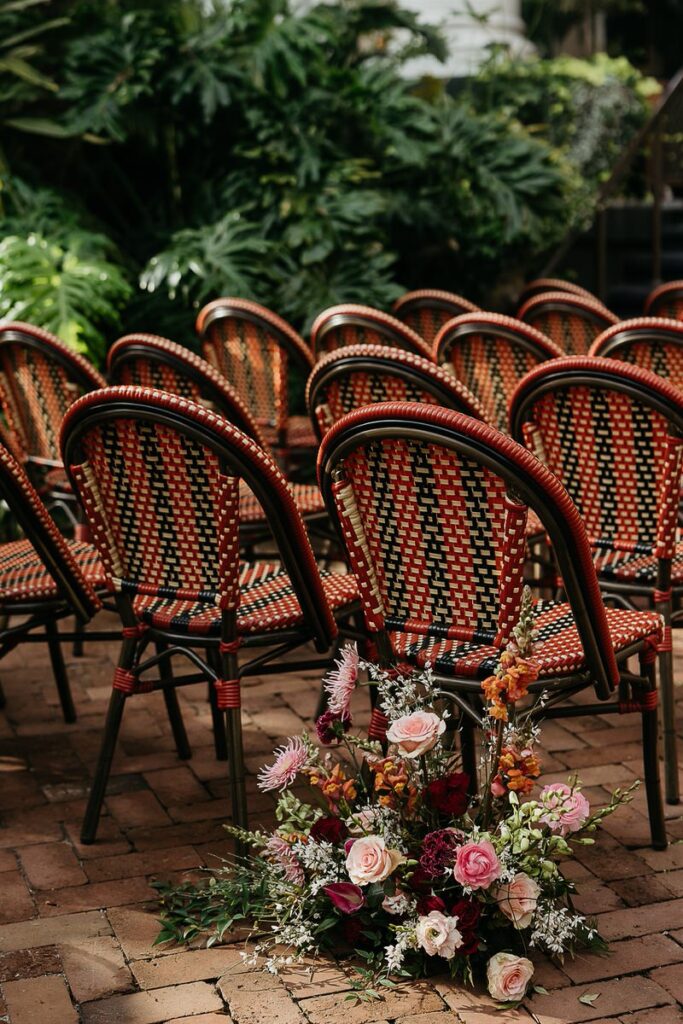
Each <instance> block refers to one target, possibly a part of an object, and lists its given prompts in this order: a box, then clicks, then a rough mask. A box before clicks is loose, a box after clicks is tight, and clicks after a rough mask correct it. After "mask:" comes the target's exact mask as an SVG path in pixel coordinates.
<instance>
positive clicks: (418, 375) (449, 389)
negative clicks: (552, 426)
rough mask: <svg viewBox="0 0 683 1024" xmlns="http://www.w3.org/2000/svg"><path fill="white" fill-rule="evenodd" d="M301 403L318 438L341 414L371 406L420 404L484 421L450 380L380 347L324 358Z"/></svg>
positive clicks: (423, 362)
mask: <svg viewBox="0 0 683 1024" xmlns="http://www.w3.org/2000/svg"><path fill="white" fill-rule="evenodd" d="M306 400H307V403H308V407H309V409H310V411H311V416H312V417H314V419H315V422H316V424H317V426H318V430H319V434H320V436H321V437H322V435H323V434H324V433H325V432H326V431H327V430H329V428H330V427H331V426H332V424H333V423H336V422H337V420H338V419H341V417H342V416H344V415H345V414H346V413H347V412H351V411H352V410H353V409H359V408H361V406H364V405H374V404H375V403H377V402H425V403H426V404H428V405H445V406H447V407H448V408H451V409H459V410H460V412H464V413H467V415H468V416H474V417H476V418H477V419H484V418H485V417H484V410H483V408H482V407H481V405H480V404H479V402H478V401H477V399H476V398H475V397H474V395H472V394H471V393H470V392H469V391H468V390H467V388H466V387H465V386H464V385H463V384H461V383H460V381H457V380H454V379H453V376H452V374H450V373H448V372H447V371H446V370H443V369H441V368H440V367H437V366H435V365H434V363H433V362H431V361H430V360H427V359H424V358H423V357H422V356H418V355H415V354H414V353H412V352H406V351H404V350H402V349H397V348H396V349H392V348H384V347H383V346H381V345H351V346H349V348H345V349H341V350H340V351H338V352H330V353H329V354H328V355H326V356H324V357H323V358H322V359H321V360H320V361H319V362H318V363H317V364H316V366H315V368H314V370H313V372H312V373H311V375H310V377H309V378H308V384H307V386H306Z"/></svg>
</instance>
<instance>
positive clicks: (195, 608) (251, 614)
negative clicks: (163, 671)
mask: <svg viewBox="0 0 683 1024" xmlns="http://www.w3.org/2000/svg"><path fill="white" fill-rule="evenodd" d="M320 576H321V580H322V585H323V589H324V592H325V597H326V598H327V601H328V603H329V605H330V608H332V610H333V611H335V610H337V609H338V608H342V607H344V606H345V605H348V604H350V603H351V602H352V601H354V600H355V599H356V597H357V587H356V581H355V579H354V578H353V576H351V575H347V576H344V575H341V574H339V573H330V572H327V571H326V570H321V573H320ZM239 588H240V602H239V610H238V614H237V631H238V633H239V634H240V636H245V635H248V634H250V633H270V632H276V631H277V630H281V629H294V628H296V627H299V626H302V625H304V617H303V613H302V611H301V606H300V604H299V601H298V600H297V596H296V593H295V591H294V588H293V587H292V584H291V581H290V579H289V576H288V575H287V573H286V572H285V570H284V569H283V568H282V565H281V564H280V563H278V562H257V563H255V564H252V565H248V564H246V563H244V564H242V565H241V567H240V573H239ZM134 607H135V611H136V613H137V614H138V615H139V616H140V618H141V619H142V620H143V622H146V623H148V624H149V625H152V626H156V627H158V628H159V629H170V630H173V631H177V632H183V633H190V634H196V635H207V636H217V635H218V634H219V633H220V631H221V610H220V608H218V607H217V606H216V604H215V603H212V602H211V601H206V600H204V601H201V600H197V601H192V600H182V599H175V600H174V599H169V598H164V597H150V596H146V595H139V596H137V597H136V598H135V600H134Z"/></svg>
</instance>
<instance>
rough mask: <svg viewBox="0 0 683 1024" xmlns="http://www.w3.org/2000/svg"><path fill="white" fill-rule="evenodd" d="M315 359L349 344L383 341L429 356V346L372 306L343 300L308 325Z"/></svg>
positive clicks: (411, 331) (409, 329) (406, 327)
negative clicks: (310, 326)
mask: <svg viewBox="0 0 683 1024" xmlns="http://www.w3.org/2000/svg"><path fill="white" fill-rule="evenodd" d="M311 345H312V346H313V351H314V353H315V357H316V359H320V357H321V356H323V355H325V354H326V353H327V352H333V351H335V350H336V349H339V348H347V347H348V346H349V345H386V346H388V347H389V348H403V349H405V350H406V351H407V352H414V353H415V354H416V355H418V356H422V357H423V358H424V359H429V360H431V359H432V351H431V347H430V346H429V345H428V344H427V342H426V341H424V340H423V338H421V337H420V335H419V334H417V333H416V332H415V331H414V330H412V328H410V327H408V326H407V325H406V324H404V323H402V322H401V321H400V320H397V319H396V317H395V316H390V315H389V314H388V313H383V312H382V311H381V310H379V309H373V308H372V307H371V306H357V305H354V304H353V303H344V304H342V305H340V306H330V308H329V309H326V310H324V311H323V312H322V313H320V314H319V315H318V316H317V317H316V319H315V321H314V323H313V327H312V328H311Z"/></svg>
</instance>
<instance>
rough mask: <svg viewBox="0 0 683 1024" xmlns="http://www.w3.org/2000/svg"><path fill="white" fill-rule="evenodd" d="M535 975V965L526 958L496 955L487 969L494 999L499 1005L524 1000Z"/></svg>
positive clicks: (503, 954)
mask: <svg viewBox="0 0 683 1024" xmlns="http://www.w3.org/2000/svg"><path fill="white" fill-rule="evenodd" d="M533 973H534V965H533V964H532V962H531V960H527V958H526V957H525V956H513V954H512V953H496V955H495V956H492V957H491V959H490V960H489V962H488V967H487V968H486V978H487V981H488V986H489V992H490V994H491V996H492V998H493V999H496V1000H497V1001H498V1002H499V1003H518V1002H519V1001H520V999H523V998H524V995H525V993H526V990H527V988H528V985H529V982H530V981H531V978H532V975H533Z"/></svg>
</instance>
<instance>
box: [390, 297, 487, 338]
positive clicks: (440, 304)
mask: <svg viewBox="0 0 683 1024" xmlns="http://www.w3.org/2000/svg"><path fill="white" fill-rule="evenodd" d="M478 309H479V306H475V304H474V303H473V302H470V301H469V299H464V298H463V297H462V295H456V294H455V293H454V292H443V291H438V290H437V289H435V288H420V289H419V291H415V292H406V293H405V295H402V296H401V297H400V298H399V299H396V302H395V303H394V305H393V309H392V312H393V313H394V315H395V316H397V317H398V319H399V320H401V321H402V322H403V323H404V324H407V325H408V327H410V328H412V330H413V331H415V333H416V334H419V335H420V337H421V338H424V340H425V341H426V342H427V344H428V345H431V344H432V343H433V341H434V338H435V337H436V336H437V334H438V333H439V331H440V330H441V328H442V327H443V325H444V324H445V323H448V321H449V320H452V319H453V317H454V316H460V314H461V313H476V312H477V310H478Z"/></svg>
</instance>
